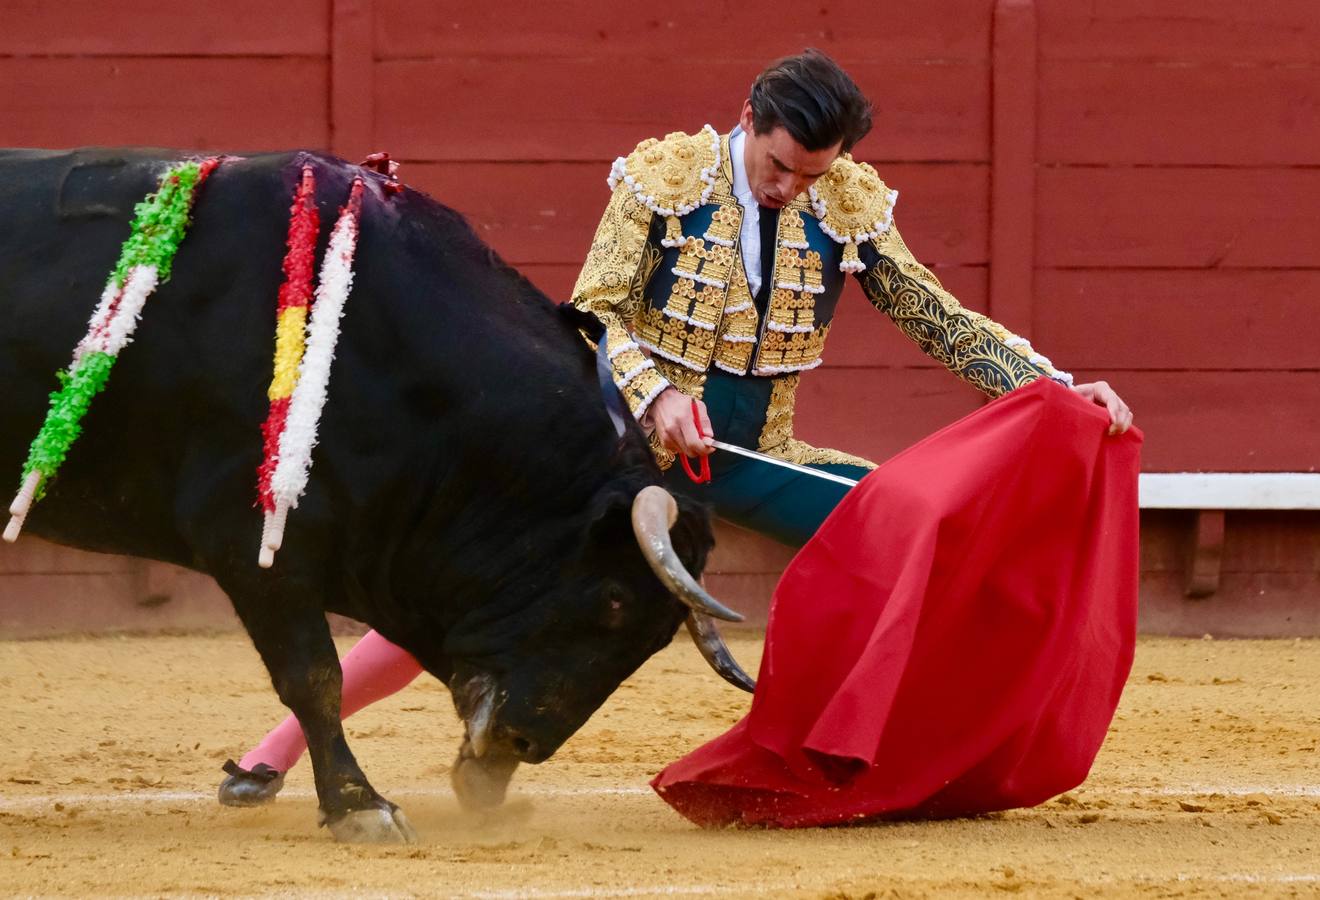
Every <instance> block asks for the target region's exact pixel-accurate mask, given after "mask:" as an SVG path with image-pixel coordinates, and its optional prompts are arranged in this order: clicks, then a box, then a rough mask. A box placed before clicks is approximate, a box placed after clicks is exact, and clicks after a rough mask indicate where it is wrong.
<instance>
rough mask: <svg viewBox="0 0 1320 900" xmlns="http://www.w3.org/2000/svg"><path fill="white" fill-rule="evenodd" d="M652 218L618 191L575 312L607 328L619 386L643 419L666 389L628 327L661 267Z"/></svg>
mask: <svg viewBox="0 0 1320 900" xmlns="http://www.w3.org/2000/svg"><path fill="white" fill-rule="evenodd" d="M652 215H653V214H652V213H651V211H650V210H649V209H647V208H646V207H645V206H644V205H642V204H641V203H640V202H639V201H638V200H637V198H636V196H635V195H634V194H633V192H632V191H630V190H628V189H627V188H625V187H620V188H618V189H616V190H615V192H614V195H613V196H612V197H611V198H610V202H609V204H608V205H607V206H606V207H605V214H604V215H603V216H602V217H601V220H600V226H599V227H598V228H597V229H596V236H595V238H594V239H593V240H592V242H591V250H590V252H589V253H588V254H587V259H586V262H585V263H584V264H583V266H582V272H581V274H579V275H578V280H577V284H576V286H574V288H573V299H572V302H573V305H574V306H576V307H577V308H578V309H583V310H587V311H589V312H592V313H595V314H596V317H597V318H599V319H600V320H601V322H602V323H604V325H605V330H606V335H607V337H606V342H607V345H608V346H609V350H610V367H611V368H612V369H613V374H614V383H615V384H616V385H618V387H619V390H620V391H622V392H623V397H624V399H625V400H626V401H627V402H628V408H629V409H630V410H632V413H633V415H634V416H640V415H642V414H643V413H644V412H645V411H646V408H647V407H648V406H649V405H650V403H651V401H652V400H653V399H655V397H656V395H657V394H658V393H659V392H660V391H661V390H663V389H664V386H665V381H664V378H663V377H662V376H661V374H660V372H659V371H658V370H657V369H656V368H655V367H654V366H652V365H651V364H650V362H649V360H648V358H647V357H646V355H644V354H643V353H642V351H641V349H640V348H639V347H637V346H635V345H633V346H631V347H630V346H629V345H630V344H633V340H632V335H631V333H630V332H629V330H628V327H627V324H626V323H627V322H629V321H631V320H632V318H633V316H634V315H635V313H636V311H637V309H639V308H640V307H641V299H640V298H641V296H642V286H644V285H645V283H646V279H649V278H650V277H651V274H652V273H653V272H654V271H655V268H656V266H658V265H659V264H660V253H659V251H657V250H655V249H654V248H652V247H651V246H650V245H649V244H648V243H647V234H648V232H649V231H650V227H651V218H652Z"/></svg>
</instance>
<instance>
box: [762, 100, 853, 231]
mask: <svg viewBox="0 0 1320 900" xmlns="http://www.w3.org/2000/svg"><path fill="white" fill-rule="evenodd" d="M738 121H739V124H741V125H742V130H743V131H745V132H746V133H747V139H746V141H745V142H744V143H743V165H744V167H745V168H746V170H747V183H748V184H749V185H751V188H752V195H753V196H754V197H755V198H756V202H757V203H759V204H761V205H762V206H765V207H769V208H770V209H780V208H782V207H784V206H787V205H788V204H789V203H790V202H791V201H792V200H793V198H794V197H796V196H797V195H798V194H800V193H802V192H803V191H805V190H806V189H807V188H809V187H811V186H812V185H813V184H814V183H815V182H816V179H817V178H819V177H820V176H822V175H824V174H825V173H826V172H827V171H829V168H830V164H831V163H833V162H834V160H835V159H836V158H838V155H839V151H840V150H841V149H843V144H842V142H840V143H838V144H835V145H834V146H833V147H827V148H825V149H824V150H808V149H806V148H805V147H803V146H802V145H801V144H799V143H798V142H797V141H795V140H793V136H792V135H790V134H789V133H788V129H786V128H784V126H782V125H776V126H775V127H774V128H773V129H771V130H770V132H768V133H767V134H757V133H756V131H755V130H754V129H753V128H752V103H751V101H750V100H749V101H747V102H746V103H744V104H743V110H742V116H741V117H740V118H739V120H738Z"/></svg>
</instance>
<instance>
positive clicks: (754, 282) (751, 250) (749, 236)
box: [729, 125, 761, 297]
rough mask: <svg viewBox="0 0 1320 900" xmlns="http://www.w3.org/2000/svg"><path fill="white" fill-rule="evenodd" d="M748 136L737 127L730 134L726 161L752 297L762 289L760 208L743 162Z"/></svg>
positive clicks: (744, 264) (744, 265)
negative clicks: (739, 216)
mask: <svg viewBox="0 0 1320 900" xmlns="http://www.w3.org/2000/svg"><path fill="white" fill-rule="evenodd" d="M746 143H747V134H746V133H745V132H744V131H743V130H742V126H741V125H739V126H737V127H735V128H734V129H733V132H732V133H731V134H730V135H729V162H730V163H731V164H732V165H733V196H735V197H737V198H738V204H739V205H740V206H742V209H743V217H742V231H741V238H742V240H741V241H740V242H739V243H740V244H741V246H742V260H743V268H744V269H745V270H746V271H747V289H748V290H750V291H751V292H752V296H753V297H755V296H756V295H757V293H758V292H759V291H760V290H761V207H760V206H759V205H758V204H757V202H756V197H755V196H753V194H752V186H751V185H750V184H749V183H748V182H747V166H746V164H745V163H744V161H743V153H744V150H743V148H744V146H745V145H746Z"/></svg>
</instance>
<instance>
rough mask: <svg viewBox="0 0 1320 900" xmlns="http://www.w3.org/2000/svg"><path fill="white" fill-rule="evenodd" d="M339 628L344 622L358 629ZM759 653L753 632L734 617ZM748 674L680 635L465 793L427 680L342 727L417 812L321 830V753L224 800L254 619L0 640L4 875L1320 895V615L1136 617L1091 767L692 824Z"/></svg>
mask: <svg viewBox="0 0 1320 900" xmlns="http://www.w3.org/2000/svg"><path fill="white" fill-rule="evenodd" d="M346 643H347V642H346ZM733 645H734V649H735V651H736V652H737V653H738V654H739V656H740V657H741V658H742V659H743V661H744V662H745V664H747V665H749V666H750V667H752V671H755V668H754V663H755V662H756V655H757V652H758V650H759V643H758V642H756V641H754V640H751V639H738V640H735V641H734V642H733ZM746 702H747V701H746V699H745V698H744V697H743V696H742V695H741V694H739V693H737V692H736V691H734V690H733V689H732V688H729V687H726V686H724V685H723V683H722V682H720V681H719V680H718V679H717V678H715V677H714V676H713V675H711V674H710V673H709V672H708V671H706V670H705V669H704V664H703V663H702V662H701V660H700V658H699V657H698V655H697V653H696V652H695V651H694V650H693V648H692V647H691V646H690V644H688V643H687V642H686V641H685V640H680V641H676V642H675V644H674V646H672V647H670V648H669V649H668V650H666V651H665V652H664V653H662V654H660V655H659V656H658V657H656V658H655V659H653V660H652V661H651V662H650V663H649V664H648V665H647V666H646V667H645V668H644V669H643V670H642V671H641V672H640V673H639V674H638V675H637V676H636V677H634V678H633V679H632V680H631V681H629V682H628V683H627V684H625V685H624V686H623V687H622V688H621V689H620V691H619V692H618V693H617V694H615V696H614V697H613V699H612V700H611V701H610V703H609V704H607V705H606V707H605V708H604V709H602V710H601V711H600V712H599V713H598V714H597V715H596V717H595V718H594V719H593V720H592V721H591V722H590V723H589V724H588V725H587V727H586V728H585V729H584V730H583V731H582V732H581V733H579V734H578V735H577V736H576V737H574V738H573V740H572V741H570V742H569V744H568V745H567V746H565V747H564V749H563V750H562V751H561V752H560V753H559V754H558V755H557V756H556V757H555V758H554V759H553V760H551V761H550V762H548V763H546V764H545V765H542V766H540V767H536V768H526V767H525V768H524V769H523V770H522V771H521V772H520V773H519V774H518V776H517V777H516V780H515V782H514V790H513V791H512V792H511V801H510V803H509V804H508V806H507V807H506V808H505V809H504V810H503V811H502V812H500V813H499V814H497V815H492V816H490V817H487V818H474V817H470V816H465V815H463V814H462V813H460V812H459V810H458V807H457V805H456V803H455V801H454V799H453V796H452V794H451V793H450V792H449V788H448V776H447V769H448V763H449V762H450V761H451V759H452V757H453V755H454V753H455V750H456V748H457V745H458V740H459V731H460V729H459V727H458V726H457V724H456V721H455V716H454V713H453V710H452V707H451V706H450V702H449V697H448V694H447V693H446V691H445V690H444V688H443V687H442V686H441V685H440V684H439V683H438V682H435V681H434V680H432V679H429V678H424V679H422V680H419V681H418V682H417V684H415V685H414V686H413V687H411V688H409V689H408V690H406V691H404V692H403V693H401V694H399V695H397V696H395V697H393V698H390V700H388V701H386V702H383V703H381V704H379V705H378V706H376V707H374V708H372V709H369V710H367V711H365V712H363V713H361V714H360V715H359V716H358V717H356V718H355V719H353V720H352V721H351V723H350V726H349V736H350V740H351V742H352V745H353V747H354V749H355V751H356V753H357V755H358V758H359V760H361V762H362V764H363V767H364V769H365V770H366V771H367V773H368V774H369V775H370V776H371V778H372V780H373V783H374V784H375V785H376V787H377V788H378V789H379V790H381V791H382V792H383V793H385V794H386V795H387V796H389V797H391V798H392V799H393V800H395V802H397V803H400V804H401V805H402V806H403V807H404V808H405V809H406V811H407V813H408V815H409V817H410V818H411V820H412V822H413V824H414V825H415V826H416V827H417V829H418V831H419V832H420V834H421V843H420V844H419V845H417V846H412V847H386V848H378V847H350V846H341V845H337V844H334V843H333V842H332V841H331V840H330V837H329V835H328V833H327V832H325V831H321V830H318V829H317V828H316V825H315V818H316V801H315V798H314V797H313V796H312V792H311V771H310V768H309V767H306V766H305V765H304V766H300V767H299V768H298V769H295V770H294V772H293V773H292V774H291V775H290V777H289V781H288V784H287V786H286V787H285V790H284V793H283V794H282V795H281V797H280V799H279V801H278V802H277V803H276V804H275V805H274V806H273V807H269V808H266V809H259V810H233V809H224V808H222V807H220V806H219V805H218V804H217V803H216V802H215V799H214V793H213V792H214V788H215V785H216V784H217V782H218V780H219V778H220V771H219V766H220V763H221V762H222V761H223V760H224V759H225V758H226V757H227V756H234V757H237V756H239V755H240V754H241V752H242V751H243V750H244V749H245V747H246V746H247V745H248V744H249V743H250V742H252V741H254V740H255V739H256V738H257V737H259V734H260V732H261V731H262V729H263V727H264V726H266V725H268V724H270V723H272V722H273V721H274V720H275V719H276V717H278V716H280V715H281V714H282V711H281V709H280V708H279V706H278V703H277V701H276V700H275V698H274V695H273V693H272V692H271V690H270V688H269V683H268V681H267V678H266V675H265V673H264V671H263V670H262V669H261V666H260V663H259V661H258V660H257V657H256V654H255V652H254V651H253V650H252V648H251V646H250V645H249V644H248V643H247V641H246V639H245V638H243V637H240V636H228V635H226V636H218V637H134V638H120V637H106V638H94V639H81V640H77V639H75V640H54V641H33V642H23V643H14V642H9V643H0V721H2V722H3V723H4V725H3V728H4V733H3V741H2V742H0V892H2V893H4V894H6V895H13V894H20V895H29V894H39V895H47V896H49V895H64V896H92V895H98V896H105V895H146V896H167V895H168V896H195V895H261V896H267V895H272V896H311V895H316V896H345V897H348V896H353V897H356V896H364V895H365V896H426V897H469V898H505V897H532V898H560V897H563V898H572V897H607V896H625V897H650V896H692V897H703V896H712V897H740V896H755V895H763V896H774V897H811V898H831V900H843V898H862V897H885V898H888V897H904V898H906V897H940V898H943V897H964V896H999V895H1001V893H1008V894H1012V893H1017V894H1020V895H1022V896H1031V897H1038V896H1039V897H1086V898H1091V897H1127V896H1142V897H1218V896H1229V895H1250V896H1253V897H1255V896H1295V897H1316V896H1320V759H1318V758H1317V757H1320V752H1318V751H1317V741H1318V739H1320V641H1306V642H1302V641H1288V642H1264V641H1251V642H1246V641H1243V642H1223V641H1215V642H1211V641H1181V640H1145V641H1143V642H1142V644H1141V647H1140V649H1139V651H1138V656H1137V663H1136V667H1135V670H1134V673H1133V676H1132V680H1131V682H1130V684H1129V686H1128V689H1127V693H1126V695H1125V697H1124V701H1123V705H1122V708H1121V709H1120V711H1119V714H1118V718H1117V721H1116V722H1115V723H1114V727H1113V729H1112V731H1111V733H1110V738H1109V742H1108V744H1107V745H1106V747H1105V749H1104V751H1103V752H1102V753H1101V755H1100V758H1099V760H1098V761H1097V763H1096V766H1095V769H1094V772H1093V774H1092V777H1091V779H1090V781H1088V782H1087V783H1086V784H1085V785H1084V786H1083V787H1082V788H1081V789H1079V790H1077V791H1074V792H1073V793H1071V794H1069V795H1065V796H1063V797H1060V798H1058V799H1056V800H1053V801H1051V802H1050V803H1048V804H1046V805H1044V806H1042V807H1039V808H1037V809H1033V810H1023V811H1017V812H1012V813H1006V814H1003V815H998V816H991V817H985V818H979V819H973V820H961V821H953V822H937V823H911V824H884V825H874V826H868V827H859V828H834V829H817V830H806V831H780V832H771V831H716V832H703V831H701V830H699V829H697V828H695V827H693V826H691V825H689V824H688V823H687V822H686V821H684V820H683V819H681V818H680V817H679V816H678V815H677V814H676V813H674V812H672V811H671V810H670V809H669V808H668V807H667V806H666V805H665V804H664V803H662V802H661V801H660V800H659V799H658V798H656V797H655V796H653V795H652V794H651V792H650V790H649V789H648V788H647V787H646V780H647V779H648V777H649V776H650V775H652V774H653V773H654V772H656V771H657V770H658V769H659V768H660V767H661V766H662V765H663V764H664V763H665V762H667V761H669V760H670V759H672V758H675V757H677V756H678V755H680V754H681V753H682V752H683V751H685V750H686V749H688V748H691V747H693V746H696V745H697V744H698V743H699V742H701V741H703V740H705V739H707V738H710V737H713V736H714V735H716V734H718V733H719V732H720V731H722V730H723V729H724V728H726V727H727V726H728V725H729V724H730V723H732V722H733V721H735V719H736V718H737V717H738V716H739V715H741V713H742V712H743V710H744V709H745V707H746Z"/></svg>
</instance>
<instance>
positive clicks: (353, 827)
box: [325, 803, 417, 844]
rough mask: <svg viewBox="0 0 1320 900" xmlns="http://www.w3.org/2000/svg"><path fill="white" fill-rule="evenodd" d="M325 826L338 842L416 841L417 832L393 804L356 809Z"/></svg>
mask: <svg viewBox="0 0 1320 900" xmlns="http://www.w3.org/2000/svg"><path fill="white" fill-rule="evenodd" d="M325 824H326V826H327V827H328V828H329V829H330V833H331V834H333V835H334V836H335V840H336V841H339V842H340V843H341V844H415V843H417V832H416V831H414V830H413V827H412V825H411V824H410V823H409V822H408V817H407V816H405V815H404V814H403V810H401V809H399V808H398V807H397V806H395V805H394V804H393V803H387V804H386V805H385V806H383V807H375V808H372V809H355V810H353V811H352V812H350V813H345V814H344V815H342V816H340V817H339V818H338V819H335V820H333V821H327V822H326V823H325Z"/></svg>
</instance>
